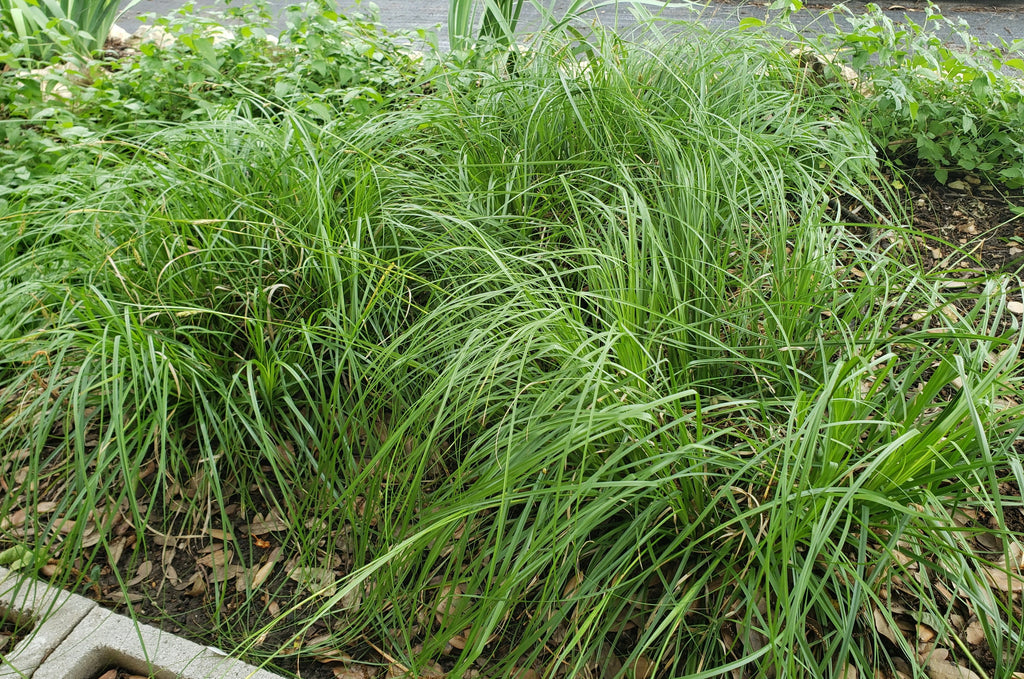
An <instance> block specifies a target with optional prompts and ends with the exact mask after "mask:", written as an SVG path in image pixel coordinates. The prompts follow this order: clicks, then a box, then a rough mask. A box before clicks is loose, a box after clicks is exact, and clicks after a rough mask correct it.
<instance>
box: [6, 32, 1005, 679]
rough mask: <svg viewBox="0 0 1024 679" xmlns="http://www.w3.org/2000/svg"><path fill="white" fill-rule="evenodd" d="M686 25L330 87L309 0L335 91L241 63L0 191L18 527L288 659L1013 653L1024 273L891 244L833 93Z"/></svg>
mask: <svg viewBox="0 0 1024 679" xmlns="http://www.w3.org/2000/svg"><path fill="white" fill-rule="evenodd" d="M318 16H320V17H322V18H326V19H329V18H330V17H328V16H327V15H324V14H320V15H318ZM313 23H315V24H317V25H323V24H322V22H320V21H319V20H318V19H313ZM673 28H674V29H675V30H677V31H680V32H681V36H679V35H677V36H676V37H675V38H674V39H671V40H665V41H661V42H659V41H653V42H633V41H627V40H624V39H623V38H621V37H619V36H616V35H614V34H611V33H606V32H603V31H600V30H598V31H595V32H594V34H593V35H592V36H591V37H590V40H589V42H588V43H587V45H586V46H585V50H583V49H581V48H582V47H583V46H581V45H580V44H579V43H578V42H577V41H576V38H575V37H574V36H575V34H573V33H552V34H547V35H545V36H542V37H541V38H540V39H538V40H537V41H536V42H534V43H533V44H532V45H531V46H530V48H529V49H528V50H524V51H523V52H522V53H521V56H520V58H519V59H518V60H517V62H516V69H515V72H514V73H511V74H510V73H509V71H508V70H507V69H506V68H504V65H505V64H504V63H503V60H502V59H497V60H489V59H466V60H465V61H464V62H462V63H471V64H473V66H472V68H471V69H470V68H469V67H465V66H459V65H457V64H455V65H453V63H452V62H450V61H448V62H446V61H445V60H444V59H443V58H442V57H440V56H439V57H437V58H436V59H435V60H434V61H433V62H432V63H433V65H432V66H427V65H424V66H423V67H422V69H421V70H419V71H415V74H414V75H413V74H410V77H409V79H408V80H407V81H405V82H400V81H399V80H398V79H396V80H394V81H390V82H392V83H393V84H392V86H391V87H390V88H381V89H377V90H376V91H377V92H378V94H379V95H380V96H379V98H378V97H371V98H370V99H368V100H367V102H366V105H365V106H361V107H346V106H345V104H344V96H345V95H344V93H345V92H346V91H347V90H346V89H344V84H343V83H340V82H339V81H338V80H337V79H338V78H341V74H340V70H341V68H340V67H339V64H338V60H339V58H340V59H341V61H342V63H343V64H344V55H347V54H350V52H347V51H345V50H347V49H349V48H348V47H346V46H344V45H342V43H341V42H340V41H339V43H338V44H337V45H335V46H333V47H332V46H330V45H328V46H326V47H325V46H324V44H325V43H324V41H318V40H310V39H309V38H307V37H303V36H308V35H310V34H311V33H309V32H308V25H307V27H305V28H304V27H301V26H300V23H298V22H297V23H296V24H295V30H296V31H298V34H297V35H296V37H295V39H294V40H291V41H289V42H290V43H291V44H294V45H296V47H295V50H294V52H281V53H276V54H277V57H275V58H279V59H280V60H281V62H280V63H293V62H289V61H288V60H289V59H292V58H294V59H296V60H299V61H297V62H295V63H297V64H298V65H297V66H296V67H294V70H302V69H312V71H315V72H317V73H318V74H319V75H320V76H321V77H323V78H324V80H323V81H322V82H321V83H320V84H318V85H317V86H318V87H324V88H325V90H324V91H325V92H333V93H334V94H331V95H330V96H328V95H324V96H322V97H320V98H318V99H317V101H319V102H321V103H323V104H324V105H325V106H329V107H333V110H334V111H336V113H335V114H334V115H324V112H323V111H322V110H318V109H317V108H314V107H311V106H307V105H304V103H303V102H304V101H305V98H306V97H307V96H308V97H315V96H316V95H315V94H314V93H312V92H309V91H304V92H302V93H301V94H299V95H296V94H295V92H296V90H289V91H287V92H275V94H276V95H277V97H278V98H277V99H275V98H273V97H271V96H270V95H269V94H267V93H266V92H265V91H257V90H255V89H254V88H255V85H253V86H252V87H248V86H247V87H237V88H234V90H233V92H234V96H231V97H229V96H227V95H226V94H225V95H224V96H222V97H219V98H217V99H216V100H215V101H214V103H213V104H209V103H197V105H196V106H195V107H193V108H189V107H188V105H187V103H185V104H182V108H180V109H175V111H184V113H182V114H181V115H180V117H181V118H185V120H184V121H179V122H169V121H166V120H164V121H160V123H161V124H153V125H151V126H146V127H141V128H128V127H124V126H121V127H119V126H111V127H110V128H107V129H98V130H97V132H100V133H102V135H103V137H102V139H103V143H101V144H100V143H83V144H79V145H77V146H76V147H75V149H76V152H77V153H76V155H75V156H73V157H72V158H70V159H69V160H68V162H67V165H66V166H65V167H64V168H63V172H62V173H60V174H52V175H51V174H40V175H38V176H37V177H36V178H35V179H32V180H28V181H24V182H22V183H18V184H16V185H14V186H12V187H11V188H10V189H9V190H8V192H7V193H6V195H5V202H4V203H3V204H2V205H0V210H2V212H0V346H2V347H3V351H2V352H0V446H2V448H0V452H2V454H3V455H2V467H0V483H2V484H3V488H4V491H5V493H4V494H3V495H2V496H0V517H2V519H0V520H2V523H0V530H2V533H0V539H2V540H3V545H2V546H3V547H4V548H5V549H6V548H14V547H15V546H18V548H17V549H16V550H15V551H13V552H9V553H11V554H15V553H16V554H17V555H18V560H19V562H24V563H25V564H28V566H27V567H26V570H34V569H36V568H37V567H38V568H44V569H47V570H48V572H50V573H52V574H53V575H54V577H56V578H57V579H58V581H62V582H65V583H67V584H68V585H69V586H75V587H80V588H83V589H90V588H94V587H97V588H98V587H99V584H100V583H101V582H102V580H103V578H115V579H117V580H118V581H119V583H121V584H123V585H124V588H123V589H122V588H121V587H118V588H117V591H118V592H127V593H128V594H131V593H132V592H131V590H130V588H129V587H128V584H127V583H129V582H130V581H132V580H133V579H134V578H136V577H139V576H138V575H137V574H138V573H142V572H143V571H145V572H146V573H152V572H153V571H154V569H157V570H159V572H160V573H161V576H160V580H159V582H160V583H161V584H159V585H157V584H156V582H157V581H156V580H154V586H153V588H152V589H153V592H154V593H153V594H151V595H148V596H147V598H146V599H144V600H140V601H135V602H133V604H134V606H133V609H132V610H135V611H138V610H139V609H142V608H146V609H150V610H156V611H161V610H164V611H169V606H170V605H171V603H172V602H173V601H177V597H178V596H187V597H189V598H190V599H191V600H192V601H193V602H194V604H193V605H194V606H195V607H198V608H202V609H204V610H206V611H207V612H208V615H209V617H210V619H211V620H212V622H213V623H214V626H213V629H212V631H211V630H203V631H197V630H191V631H192V633H194V634H197V635H200V636H202V638H204V639H205V640H206V641H208V642H209V643H215V644H216V645H218V646H220V647H227V648H233V649H234V650H235V651H237V652H238V653H240V654H242V655H244V656H245V657H247V658H248V659H250V660H255V661H263V660H265V661H267V662H270V663H273V664H274V666H275V667H277V668H278V669H280V670H282V671H287V670H288V669H289V668H290V667H294V665H293V664H292V663H293V660H295V659H296V657H299V656H302V657H307V658H308V657H319V658H321V659H323V660H324V661H325V662H329V663H331V664H332V666H333V668H334V669H335V670H336V671H337V673H338V674H339V675H340V676H346V675H345V674H344V673H348V674H347V676H359V674H361V675H362V676H385V675H391V676H403V675H405V676H431V675H433V676H441V675H444V676H451V677H462V676H517V675H518V676H531V675H530V674H529V673H530V672H532V673H535V674H536V675H539V676H545V677H563V676H564V677H585V676H590V677H619V676H621V677H631V678H640V677H644V678H647V677H680V676H697V677H701V676H707V677H711V676H716V677H717V676H727V675H734V676H735V675H737V674H738V675H742V676H757V677H781V676H787V677H796V676H800V677H805V676H822V677H824V676H852V674H853V673H857V675H858V676H876V675H882V676H893V677H898V676H900V673H904V674H907V675H910V676H914V674H915V673H917V674H920V673H921V672H922V671H924V669H925V668H929V671H931V672H938V671H946V672H947V673H948V672H956V673H960V672H962V670H961V668H967V669H969V670H971V671H975V672H977V673H978V675H979V676H982V675H987V676H1000V677H1009V676H1012V674H1013V672H1015V671H1018V670H1019V669H1020V663H1021V657H1020V655H1021V651H1020V648H1021V647H1022V644H1021V643H1020V639H1019V637H1020V630H1021V624H1022V620H1021V613H1020V608H1019V599H1018V597H1017V594H1019V590H1020V586H1019V584H1020V582H1021V581H1020V576H1019V573H1018V572H1017V570H1018V569H1017V562H1015V561H1014V560H1013V559H1012V558H1010V557H1012V556H1013V555H1015V554H1018V553H1019V552H1015V551H1014V550H1015V549H1017V548H1018V542H1019V536H1018V535H1017V534H1015V533H1013V532H1012V531H1010V530H1009V529H1008V528H1007V522H1006V520H1005V519H1004V518H1003V517H1004V514H1005V513H1006V512H1007V511H1008V508H1009V507H1011V506H1014V505H1013V503H1016V505H1019V503H1020V501H1019V497H1017V498H1016V499H1014V496H1013V493H1012V492H1011V490H1010V488H1009V487H1010V486H1012V485H1013V484H1017V485H1018V486H1019V485H1020V484H1021V483H1024V478H1021V477H1022V473H1024V470H1022V469H1021V468H1020V464H1019V457H1018V455H1017V450H1016V448H1015V445H1016V444H1017V439H1018V437H1019V435H1020V433H1021V432H1020V430H1021V425H1020V422H1021V418H1020V405H1019V398H1018V393H1019V388H1020V365H1019V352H1020V349H1021V347H1020V343H1021V339H1020V332H1019V322H1020V319H1019V316H1018V315H1015V314H1014V313H1013V312H1012V311H1011V306H1012V305H1013V304H1020V302H1021V300H1020V291H1019V283H1018V282H1017V281H1016V280H1015V279H1014V278H1013V277H1012V276H1009V275H1005V274H1004V275H1001V276H998V277H997V276H985V275H983V274H981V273H976V274H974V275H973V276H970V277H967V278H965V275H964V272H963V271H952V272H951V271H926V270H924V269H923V268H922V267H919V266H913V265H911V266H908V252H912V249H911V248H910V245H909V244H910V243H911V242H912V241H913V238H914V237H915V236H916V235H917V234H915V233H914V232H913V230H912V229H911V228H909V226H908V215H907V214H905V212H904V211H903V209H902V208H901V203H900V202H899V200H898V199H899V196H897V195H895V194H893V193H892V192H891V191H889V190H888V189H886V188H885V187H888V186H891V182H888V181H882V180H881V176H882V173H883V172H885V171H887V168H886V167H885V165H884V164H883V161H881V160H880V159H879V157H878V155H877V150H876V149H877V147H876V145H875V144H874V139H873V137H872V133H871V129H870V128H869V127H868V126H865V125H862V123H861V122H859V121H861V120H866V119H868V116H867V115H861V113H862V111H861V110H860V109H859V108H858V107H860V106H867V105H868V104H867V103H865V102H864V100H863V99H861V98H859V97H858V96H857V95H856V93H855V92H853V91H852V88H850V87H848V86H845V85H843V84H842V83H836V82H832V81H828V80H824V79H822V78H819V77H817V75H816V74H815V73H813V72H811V71H809V70H808V69H807V68H806V66H805V64H803V63H801V61H800V59H798V58H795V57H794V56H793V55H792V53H791V52H792V50H791V48H790V46H789V45H787V44H785V43H783V42H782V41H781V40H779V39H778V38H775V37H772V35H771V34H769V33H767V32H761V31H758V30H745V31H736V32H726V33H723V34H712V33H709V32H707V31H705V30H703V29H701V28H700V27H697V26H692V25H678V26H674V27H673ZM312 34H313V35H316V33H315V32H314V33H312ZM381 40H384V39H383V38H381ZM283 47H284V46H282V49H283ZM176 49H180V50H181V51H180V52H178V53H175V54H179V55H180V56H179V58H182V59H186V60H188V59H192V60H204V59H205V57H204V56H203V55H202V54H193V53H191V52H189V51H188V49H189V48H188V47H187V46H185V47H183V48H176ZM221 49H222V51H221V52H217V53H215V55H214V56H215V57H216V59H217V60H218V61H219V60H220V59H221V58H222V57H224V54H225V53H226V52H227V51H229V50H231V49H233V47H231V46H228V47H225V48H221ZM396 51H397V50H396ZM581 51H583V52H585V53H586V55H587V61H586V62H585V63H584V62H581V61H579V60H577V59H576V58H575V57H574V56H572V55H574V54H578V53H580V52H581ZM379 52H380V50H377V51H376V52H375V53H379ZM339 54H341V55H342V57H339V56H338V55H339ZM500 54H504V52H501V53H500ZM303 59H308V61H302V60H303ZM370 60H371V61H372V60H373V58H372V57H370ZM242 61H245V60H242ZM317 61H322V62H324V63H327V64H330V65H332V66H331V68H323V69H322V70H323V71H324V72H323V73H320V70H321V67H320V66H317V65H316V62H317ZM268 62H269V63H270V64H273V63H275V61H274V60H273V59H271V58H270V57H268ZM186 63H188V62H186ZM206 63H207V64H208V65H209V66H210V67H211V69H213V70H210V71H207V75H206V76H205V77H203V78H202V79H201V80H197V81H196V83H195V84H196V86H197V87H196V89H197V90H202V89H203V88H209V89H210V90H211V91H221V90H222V86H221V85H219V83H220V82H221V81H218V80H217V78H218V77H220V76H218V75H217V74H219V73H221V71H219V70H217V69H219V68H221V67H223V66H224V65H225V64H226V63H227V62H221V63H219V64H217V65H214V64H209V62H208V61H207V62H206ZM374 63H379V62H374ZM388 63H392V62H390V61H388ZM491 63H494V64H497V66H495V67H493V68H492V67H490V66H488V64H491ZM239 64H240V65H239V69H244V68H245V67H246V66H243V65H242V62H239ZM679 64H686V65H687V67H686V68H685V69H681V68H679V67H678V65H679ZM250 66H251V64H250ZM149 67H150V68H156V67H155V65H154V64H151V65H150V66H149ZM269 68H270V69H271V72H274V71H273V68H274V66H272V65H271V66H269ZM289 68H293V67H289ZM409 71H412V69H409ZM243 72H244V71H243ZM402 72H403V73H405V72H406V71H402ZM229 73H232V74H233V73H235V71H230V72H229ZM373 73H377V72H376V71H371V76H369V77H372V74H373ZM166 77H170V76H166ZM231 77H233V76H231ZM112 78H114V77H113V76H112ZM225 80H226V78H225ZM254 80H255V78H254ZM242 82H243V83H244V82H246V81H245V80H242ZM175 87H178V85H177V84H176V85H175V86H174V87H169V89H170V90H174V88H175ZM289 87H295V88H297V87H299V85H298V83H294V82H291V83H290V84H289ZM312 89H313V87H312V86H311V87H309V90H312ZM138 91H139V95H138V96H139V97H141V96H144V94H143V90H142V88H141V87H140V89H139V90H138ZM339 95H340V96H341V98H342V101H341V102H339V101H338V96H339ZM168 96H177V94H176V93H175V92H173V91H172V92H170V93H169V94H168ZM182 101H185V102H187V101H196V102H208V101H209V100H208V99H206V98H199V97H197V98H196V99H185V100H182ZM851 107H853V110H852V111H851ZM69 108H71V107H70V106H69ZM160 110H162V108H161V106H156V107H155V108H154V109H153V111H154V117H156V116H157V114H158V112H159V111H160ZM176 115H177V114H176ZM837 198H841V199H842V201H843V202H844V203H845V204H847V205H850V204H856V206H858V209H859V211H860V214H862V215H867V217H868V218H869V219H870V220H871V221H873V222H875V223H876V227H877V228H875V227H872V226H871V225H870V224H869V225H867V226H865V225H857V226H856V228H854V225H851V224H849V223H848V222H847V221H846V220H845V219H844V213H843V212H842V211H841V210H837V209H836V208H835V202H836V199H837ZM985 517H995V520H994V521H993V522H989V523H986V522H985V521H984V518H985ZM157 538H159V540H157ZM979 540H980V541H983V542H984V544H985V545H986V549H985V550H981V549H979V547H978V544H979ZM49 557H53V558H52V559H51V558H49ZM143 577H145V576H143ZM170 591H181V592H187V593H188V594H187V595H175V596H173V597H172V596H170V595H168V594H167V592H170ZM165 615H167V616H168V617H173V614H172V613H171V612H166V613H165ZM908 621H911V624H910V625H909V627H908ZM905 627H906V628H908V629H910V630H912V632H908V633H904V631H903V630H904V628H905ZM968 633H970V634H971V635H974V636H972V638H973V639H974V641H973V642H972V643H971V644H970V645H969V644H967V643H966V642H965V641H964V638H965V636H966V635H967V634H968ZM203 635H205V636H203ZM979 635H980V641H979V640H978V639H979ZM978 648H984V649H985V651H986V653H985V654H984V656H981V655H980V654H977V653H975V651H976V649H978ZM936 668H938V669H936ZM356 673H359V674H356Z"/></svg>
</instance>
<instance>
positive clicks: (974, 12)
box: [118, 0, 1024, 46]
mask: <svg viewBox="0 0 1024 679" xmlns="http://www.w3.org/2000/svg"><path fill="white" fill-rule="evenodd" d="M221 1H222V2H223V0H221ZM648 2H649V4H647V5H646V7H647V9H648V10H649V11H651V12H652V13H656V14H659V15H661V16H663V17H666V18H671V19H691V20H698V21H700V22H702V23H704V24H706V25H708V26H711V27H713V28H718V27H728V26H734V25H736V23H738V22H739V21H741V20H742V19H743V18H745V17H757V18H764V16H765V13H766V11H767V10H766V5H767V4H768V3H767V2H765V1H757V0H755V1H754V2H742V1H741V2H737V1H736V0H733V1H732V2H729V1H725V2H721V1H717V2H716V1H711V2H708V3H707V4H704V3H700V4H691V3H674V4H668V5H663V4H659V3H657V2H653V1H651V0H648ZM542 3H543V4H544V6H546V7H550V8H551V9H552V11H553V13H554V14H555V15H556V16H560V15H561V14H563V13H564V12H565V10H566V8H567V7H568V6H569V5H570V4H571V2H570V0H542ZM124 4H128V0H124ZM185 4H186V3H185V0H140V1H139V2H138V3H137V4H136V5H135V6H134V7H132V8H131V9H130V10H128V11H127V12H126V13H125V14H124V15H123V16H122V18H121V20H120V21H119V22H118V23H119V24H120V25H121V26H122V27H123V28H126V29H128V30H129V31H132V30H134V29H135V28H136V27H138V26H139V17H140V16H141V15H143V14H147V13H152V14H156V15H158V16H161V15H165V14H169V13H172V12H175V11H176V10H178V9H180V8H181V7H182V6H184V5H185ZM194 4H195V6H196V7H200V8H201V7H202V6H203V5H210V4H213V3H212V2H210V1H209V0H205V1H204V0H196V1H195V2H194ZM242 4H244V0H234V2H233V4H232V5H231V6H234V7H238V6H240V5H242ZM268 4H269V7H270V10H271V12H272V13H273V14H274V15H275V16H276V17H277V18H276V26H277V28H278V29H280V28H283V26H284V18H283V10H284V8H285V7H287V6H289V5H294V4H297V3H296V0H270V1H269V3H268ZM374 4H376V6H377V7H378V8H379V10H380V20H381V23H383V24H384V25H385V26H386V27H388V28H390V29H394V30H397V29H416V28H426V29H436V30H437V31H438V35H439V37H440V42H441V44H442V46H444V45H446V44H447V36H446V34H447V20H448V19H447V16H448V2H447V0H375V3H374ZM526 4H527V7H525V8H524V10H523V17H522V20H521V28H522V29H523V30H525V31H530V30H533V29H536V28H537V27H539V26H540V23H541V22H540V16H539V14H538V13H537V12H536V10H535V9H533V7H532V6H529V5H530V3H529V2H527V3H526ZM845 4H846V5H847V7H849V8H850V9H851V10H852V11H853V12H854V13H858V12H863V11H864V9H865V5H864V3H863V2H859V1H852V2H847V3H845ZM880 4H881V6H882V8H883V10H884V11H885V12H886V14H888V15H889V16H890V17H891V18H892V19H894V20H895V21H902V20H903V19H904V18H905V17H909V18H910V19H911V20H912V21H914V22H915V23H918V24H920V23H921V22H922V21H923V20H924V17H925V16H926V14H925V11H926V8H927V2H925V1H923V0H889V1H887V2H882V3H880ZM935 4H936V5H938V7H939V8H940V9H941V11H942V13H943V14H944V15H945V16H947V17H962V18H963V19H965V20H966V21H967V23H968V24H969V25H970V27H971V32H972V33H974V35H976V36H977V37H978V38H979V39H980V40H981V41H982V42H992V43H996V44H998V43H999V42H1000V41H1001V40H1006V41H1007V42H1010V41H1012V40H1014V39H1018V38H1020V39H1024V0H985V1H975V0H967V1H964V0H961V1H959V2H957V1H952V0H939V2H937V3H935ZM806 5H807V8H806V10H805V11H803V12H799V13H797V14H796V15H795V16H794V23H796V24H797V25H798V26H800V27H801V30H804V31H806V32H814V31H818V30H825V29H826V27H827V26H828V23H827V22H826V21H824V20H822V19H820V18H818V14H819V13H820V12H821V11H824V10H826V9H828V8H830V7H832V3H830V2H829V3H824V4H822V3H820V2H819V1H817V0H806ZM221 7H223V5H221ZM338 7H339V9H341V11H342V12H352V11H353V10H354V9H357V7H356V6H355V5H354V4H353V2H352V0H339V2H338ZM694 8H697V9H694ZM200 11H201V10H200ZM580 21H581V22H595V21H596V22H600V23H601V24H603V25H605V26H613V27H617V28H619V29H628V27H629V26H631V25H633V24H635V23H636V18H635V15H634V12H633V11H632V10H631V8H630V3H628V2H620V3H617V4H616V3H614V2H608V1H603V0H589V1H588V8H587V11H585V12H584V13H583V14H582V15H581V16H580ZM840 21H841V20H840Z"/></svg>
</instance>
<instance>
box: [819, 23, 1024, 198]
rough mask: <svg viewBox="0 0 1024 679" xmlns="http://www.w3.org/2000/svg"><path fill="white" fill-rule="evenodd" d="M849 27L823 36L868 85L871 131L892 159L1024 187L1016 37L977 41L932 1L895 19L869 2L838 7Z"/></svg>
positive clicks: (1023, 107) (1023, 116) (1023, 62)
mask: <svg viewBox="0 0 1024 679" xmlns="http://www.w3.org/2000/svg"><path fill="white" fill-rule="evenodd" d="M843 18H844V19H845V20H846V21H848V22H849V23H850V24H851V26H852V28H851V30H849V31H837V32H836V33H834V34H830V35H826V36H824V42H825V44H826V46H825V47H824V51H826V52H829V53H830V52H832V51H837V52H839V53H840V54H845V55H846V56H847V57H848V58H849V60H850V62H851V64H852V66H853V67H854V69H855V70H856V71H857V72H858V74H860V76H861V77H862V78H863V79H864V82H865V83H869V85H868V86H867V87H866V88H865V89H866V90H867V91H866V94H867V101H868V103H869V105H868V106H867V107H866V110H865V112H866V113H867V114H868V116H869V120H870V129H871V130H872V134H873V135H874V136H875V137H876V139H877V140H878V143H879V145H880V146H881V148H883V149H885V150H886V151H887V152H888V153H889V154H890V155H891V156H892V158H893V159H895V160H896V161H898V162H901V163H904V164H905V165H906V166H907V167H908V168H910V169H914V168H917V167H919V168H921V169H927V170H930V171H931V172H933V173H934V176H935V177H936V178H937V179H938V180H939V181H940V182H942V183H945V182H946V181H947V180H949V179H950V178H951V177H950V174H951V173H952V175H953V176H952V178H953V179H956V178H959V177H963V176H964V175H966V174H972V175H975V176H979V177H981V178H983V179H986V180H988V181H994V182H996V183H999V184H1001V185H1004V186H1007V187H1009V188H1014V189H1016V188H1020V187H1021V186H1024V163H1022V161H1021V158H1024V132H1022V130H1024V84H1022V80H1021V76H1024V59H1022V58H1021V46H1022V43H1021V41H1020V40H1015V41H1013V42H1012V43H1006V42H1003V44H1001V45H998V46H996V45H991V44H987V45H982V44H981V43H980V41H979V40H978V38H977V37H975V36H973V35H972V34H971V33H970V29H969V27H968V26H967V25H966V22H964V20H963V19H960V20H959V21H954V20H951V19H948V18H946V17H944V16H942V14H941V13H940V12H939V10H938V8H936V7H934V6H930V7H929V9H928V13H927V15H926V17H925V20H924V21H923V22H922V23H920V24H917V23H914V22H912V21H907V22H903V23H899V24H897V23H895V22H894V21H893V20H892V19H891V18H889V17H887V16H886V15H885V14H883V13H882V11H881V10H880V9H879V8H878V7H877V6H876V5H870V6H869V10H868V11H867V12H866V13H865V14H862V15H853V14H852V13H850V12H849V11H847V12H846V13H844V14H843Z"/></svg>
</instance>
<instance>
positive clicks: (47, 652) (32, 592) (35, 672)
mask: <svg viewBox="0 0 1024 679" xmlns="http://www.w3.org/2000/svg"><path fill="white" fill-rule="evenodd" d="M0 616H2V617H3V618H7V619H13V620H14V621H15V622H17V623H20V624H25V623H29V624H31V625H32V626H33V630H32V633H31V634H30V635H29V636H28V637H27V638H25V639H23V640H22V641H21V642H19V643H18V644H17V645H16V646H15V647H14V648H13V649H12V650H11V652H10V653H8V654H5V655H3V656H0V679H14V678H15V677H17V678H18V679H23V678H27V677H32V679H89V677H93V676H95V675H96V674H98V673H99V672H101V671H102V670H104V669H105V668H108V667H121V668H124V669H125V670H128V671H130V672H134V673H137V674H143V675H146V676H149V677H152V678H153V679H250V678H251V679H281V678H280V677H279V676H278V675H276V674H273V673H271V672H268V671H266V670H261V669H259V668H256V667H253V666H251V665H247V664H246V663H243V662H241V661H240V660H235V659H234V658H230V657H228V656H227V655H226V654H224V653H222V652H219V651H217V650H215V649H213V648H210V647H204V646H200V645H199V644H196V643H193V642H191V641H187V640H185V639H182V638H181V637H177V636H175V635H173V634H170V633H168V632H164V631H163V630H160V629H158V628H156V627H152V626H150V625H142V624H138V623H136V622H135V621H133V620H132V619H131V618H128V617H125V616H123V615H118V614H116V613H112V612H110V611H107V610H104V609H102V608H100V607H99V606H97V605H96V603H95V602H93V601H90V600H89V599H86V598H85V597H81V596H78V595H77V594H70V593H68V592H65V591H63V590H60V589H56V588H54V587H51V586H49V585H47V584H45V583H43V582H39V581H37V580H31V579H25V578H22V577H19V576H18V575H17V574H15V573H11V572H9V571H7V570H5V569H3V568H0Z"/></svg>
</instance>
